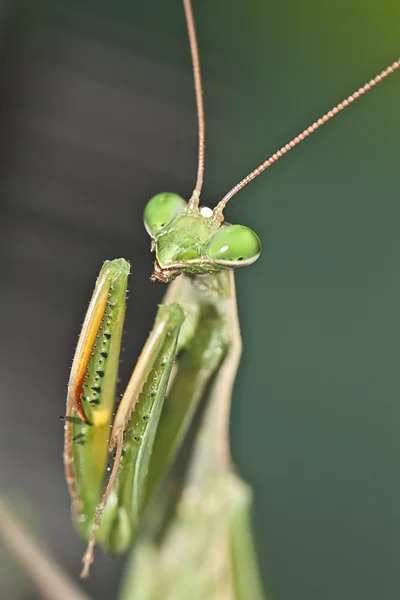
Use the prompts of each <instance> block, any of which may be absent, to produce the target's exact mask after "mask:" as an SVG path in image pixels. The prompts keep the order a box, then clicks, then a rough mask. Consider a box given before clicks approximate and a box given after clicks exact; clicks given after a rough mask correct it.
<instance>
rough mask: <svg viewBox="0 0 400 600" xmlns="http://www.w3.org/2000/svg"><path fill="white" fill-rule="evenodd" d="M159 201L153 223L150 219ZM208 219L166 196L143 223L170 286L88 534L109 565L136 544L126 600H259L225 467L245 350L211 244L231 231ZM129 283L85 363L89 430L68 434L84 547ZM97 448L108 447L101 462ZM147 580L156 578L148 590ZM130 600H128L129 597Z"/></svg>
mask: <svg viewBox="0 0 400 600" xmlns="http://www.w3.org/2000/svg"><path fill="white" fill-rule="evenodd" d="M171 197H172V202H171ZM166 200H167V202H166ZM160 201H161V203H162V205H163V206H162V207H163V212H162V214H161V217H160V218H158V216H157V214H156V215H155V216H154V214H153V212H152V207H154V204H158V203H159V202H160ZM165 204H167V208H166V207H165ZM182 211H183V212H182ZM204 212H205V211H204V210H202V212H200V211H191V212H189V211H188V210H187V209H186V208H184V206H183V205H182V202H181V199H179V197H176V196H174V195H171V194H163V195H159V196H158V197H155V199H152V200H150V202H149V203H148V206H147V208H146V212H145V219H146V218H147V219H148V220H149V222H146V227H147V229H148V231H149V232H150V234H151V235H152V236H153V247H154V249H155V250H156V267H155V274H156V273H157V269H158V270H159V271H158V275H159V277H157V278H160V279H161V280H165V279H173V278H176V277H177V278H176V280H175V281H173V283H171V284H170V288H169V290H168V292H167V294H166V297H165V299H164V301H163V304H162V305H161V306H160V307H159V310H158V313H157V317H156V321H155V325H154V329H153V331H152V332H151V333H150V336H149V339H148V341H147V343H146V345H145V347H144V350H143V352H142V355H141V357H140V359H139V362H138V365H137V367H136V369H135V371H134V373H133V375H132V378H131V381H130V383H129V385H128V388H127V391H126V393H125V395H124V397H123V399H122V402H121V408H122V417H120V414H119V412H118V413H117V416H116V419H115V422H114V426H113V427H114V430H118V428H119V427H120V421H121V423H122V425H121V427H122V429H121V432H122V433H123V441H122V446H121V458H120V460H118V463H117V464H116V466H115V472H116V477H115V481H113V482H112V486H110V491H109V495H108V493H107V494H106V496H105V498H106V500H104V503H105V508H104V512H102V513H101V515H100V516H101V519H99V520H100V527H99V529H98V531H97V529H96V526H95V528H94V531H95V532H96V531H97V534H96V542H97V543H99V544H100V545H101V546H102V547H103V548H104V549H105V550H106V551H107V552H108V553H111V554H121V553H123V552H126V551H127V550H128V549H129V548H130V547H131V546H132V544H133V542H134V540H135V539H136V545H135V548H136V549H135V552H134V559H133V560H134V565H135V566H134V567H133V571H135V572H136V579H137V583H136V585H135V586H134V588H133V589H134V590H135V593H134V594H133V595H132V598H133V597H135V598H136V597H140V599H141V600H158V599H160V600H161V598H163V599H165V598H171V600H172V599H174V600H175V599H176V600H180V599H181V598H182V600H183V599H184V598H188V597H190V598H198V599H199V600H202V599H204V600H205V599H206V598H207V599H208V598H217V597H218V598H219V597H221V598H227V599H229V600H242V599H243V600H245V599H246V600H259V599H261V598H262V592H261V587H260V583H259V578H258V574H257V568H256V562H255V558H254V551H253V548H252V541H251V534H250V529H249V523H248V521H249V507H250V498H251V495H250V492H249V490H248V488H247V486H245V484H244V483H243V482H242V481H241V480H240V479H239V478H238V477H237V476H236V475H235V474H234V473H233V470H232V465H231V461H230V455H229V442H228V429H229V408H230V396H231V390H232V386H233V382H234V377H235V373H236V369H237V364H238V361H239V356H240V349H241V346H240V334H239V326H238V319H237V311H236V300H235V291H234V279H233V272H232V270H231V269H227V268H226V266H225V265H221V264H218V263H217V262H215V261H212V260H211V258H210V256H214V257H216V259H217V260H218V259H219V258H220V257H219V255H218V253H217V252H216V248H217V246H218V245H219V246H220V245H221V244H220V242H219V241H217V243H216V242H215V236H216V235H220V234H221V233H224V230H225V231H228V230H229V229H230V227H232V228H234V227H235V226H226V225H222V226H221V224H220V223H218V222H216V221H214V220H213V219H212V218H211V217H210V216H204ZM171 215H172V218H171V219H170V221H169V222H167V223H164V221H168V219H169V217H171ZM236 227H237V228H239V229H241V231H242V234H243V233H244V237H245V238H246V242H245V243H246V244H247V243H248V238H249V234H248V232H250V242H251V243H253V247H254V241H255V242H256V244H255V248H256V252H257V253H258V254H259V250H260V247H259V241H258V238H256V236H255V234H253V232H251V231H250V230H248V229H247V228H245V227H243V228H240V226H236ZM154 231H155V232H154ZM239 235H240V231H239ZM234 238H235V239H234ZM226 239H227V238H226V236H224V237H223V242H222V243H224V244H225V242H226ZM232 240H233V241H234V243H232V244H231V245H230V246H229V247H230V248H232V247H234V251H235V252H236V254H237V248H236V247H235V246H237V238H236V236H235V235H234V236H233V237H232ZM239 245H240V240H239ZM210 246H212V250H211V253H210V250H209V249H210ZM239 251H240V253H241V254H243V253H244V251H245V249H243V247H242V248H239ZM213 253H214V254H213ZM247 258H248V257H247ZM120 261H121V259H119V262H120ZM115 263H116V264H117V261H115ZM108 264H111V265H112V264H113V262H111V263H108ZM177 271H178V272H177ZM127 272H128V269H126V271H125V273H126V274H125V276H123V277H120V278H119V280H118V285H115V284H114V286H113V289H112V290H110V300H109V303H108V305H107V310H106V312H105V316H104V319H103V321H102V324H101V329H100V331H99V336H98V337H97V340H98V341H97V342H96V347H95V348H94V349H93V352H92V354H91V358H90V360H89V363H88V367H87V377H86V382H85V385H84V394H83V395H82V405H83V408H84V410H85V415H86V416H87V418H88V422H87V423H84V422H82V420H81V419H80V418H79V416H78V417H76V416H75V418H74V420H73V423H72V433H73V441H72V447H73V456H74V460H73V470H74V473H75V477H76V487H77V489H78V491H79V502H78V505H79V506H78V508H77V506H75V509H76V510H75V513H76V514H77V519H76V521H77V524H78V529H79V531H80V533H81V535H83V537H84V538H85V539H88V538H89V537H90V534H91V530H92V524H93V519H94V517H95V513H96V506H97V505H98V503H99V501H100V498H101V492H100V484H101V482H102V481H103V480H104V477H105V474H106V467H107V457H106V456H104V446H105V443H104V426H103V425H101V426H100V427H97V426H96V421H97V419H96V418H94V419H93V411H100V415H101V414H102V413H101V411H102V409H103V393H104V390H107V389H114V388H113V386H115V381H116V377H117V365H118V352H114V351H113V352H110V349H111V348H113V346H112V344H119V343H120V337H121V336H120V332H121V330H122V325H121V319H120V316H123V314H124V311H125V292H126V277H127ZM164 277H165V279H163V278H164ZM99 279H100V278H99ZM94 297H97V296H96V290H95V295H94ZM116 297H117V298H118V300H117V301H115V298H116ZM111 307H112V308H111ZM90 310H93V306H92V305H91V307H89V311H90ZM104 348H106V355H107V358H106V361H105V362H104ZM99 365H100V366H99ZM102 367H104V369H102ZM99 371H100V373H99ZM99 378H100V380H101V385H100V381H99ZM104 401H107V402H108V399H107V397H104ZM126 406H127V407H129V408H128V410H127V413H126V415H125V412H126V411H125V410H124V408H123V407H126ZM86 411H87V412H86ZM108 426H109V425H108V421H107V427H108ZM121 435H122V434H121ZM116 436H117V437H118V432H117V433H116ZM121 439H122V438H121ZM82 440H87V443H82ZM98 444H103V448H102V454H101V457H102V460H99V454H98V452H97V448H98ZM113 444H114V442H111V445H113ZM113 472H114V471H113ZM75 504H77V503H75ZM100 512H101V511H100ZM92 537H93V534H92ZM89 546H90V544H89ZM141 565H142V566H141ZM200 565H203V567H201V568H199V566H200ZM142 567H143V568H142ZM147 572H148V573H152V575H151V576H150V577H149V580H148V581H147V577H146V573H147ZM156 574H157V575H156ZM138 590H140V591H138ZM135 594H136V595H135ZM137 594H139V595H137ZM125 597H126V598H129V597H131V596H130V595H129V592H128V591H125Z"/></svg>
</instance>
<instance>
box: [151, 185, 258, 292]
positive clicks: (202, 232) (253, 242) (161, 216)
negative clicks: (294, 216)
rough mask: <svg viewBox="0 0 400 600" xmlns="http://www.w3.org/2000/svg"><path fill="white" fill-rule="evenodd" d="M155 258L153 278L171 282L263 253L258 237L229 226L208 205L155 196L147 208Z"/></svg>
mask: <svg viewBox="0 0 400 600" xmlns="http://www.w3.org/2000/svg"><path fill="white" fill-rule="evenodd" d="M144 224H145V227H146V230H147V232H148V234H149V235H150V237H151V239H152V250H155V253H156V260H155V263H154V273H153V275H152V280H153V281H154V280H158V281H162V282H164V283H168V282H169V281H171V280H172V279H175V277H177V276H178V275H180V274H181V273H189V274H192V275H205V274H209V273H213V272H215V271H221V270H222V269H235V268H238V267H245V266H247V265H250V264H251V263H253V262H254V261H256V260H257V258H258V257H259V256H260V252H261V242H260V240H259V238H258V236H257V235H256V234H255V233H254V231H252V230H251V229H249V228H248V227H245V226H244V225H229V224H228V223H226V222H225V221H221V219H219V218H216V215H215V212H214V211H212V210H211V209H210V208H208V207H201V208H197V207H195V208H191V206H190V203H189V204H187V203H186V202H185V200H184V199H183V198H181V197H180V196H178V195H177V194H172V193H168V192H165V193H161V194H157V195H156V196H153V198H151V199H150V200H149V201H148V203H147V205H146V208H145V211H144Z"/></svg>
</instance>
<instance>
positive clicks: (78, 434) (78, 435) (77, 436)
mask: <svg viewBox="0 0 400 600" xmlns="http://www.w3.org/2000/svg"><path fill="white" fill-rule="evenodd" d="M196 189H197V186H196ZM175 201H177V203H179V199H176V198H174V199H172V202H175ZM204 218H206V217H204ZM149 229H150V227H149ZM150 231H151V229H150ZM225 245H226V244H225ZM108 266H109V265H108ZM122 267H123V268H125V269H127V266H126V265H125V266H124V265H122ZM106 268H107V267H106ZM230 276H231V275H230ZM184 277H185V276H184V275H180V276H179V277H178V278H177V279H176V283H175V282H172V284H171V285H172V286H174V285H176V287H178V283H179V285H183V284H182V281H184ZM103 292H104V288H103ZM182 294H183V291H182ZM178 304H179V305H180V304H181V303H180V302H178ZM182 304H183V300H182ZM96 306H98V305H96ZM186 310H187V309H186ZM178 312H179V311H178ZM184 312H186V311H184ZM161 318H162V317H161ZM176 318H177V319H178V320H179V319H180V318H181V316H180V315H176ZM182 326H183V325H182ZM171 335H172V336H174V335H176V332H171ZM111 339H115V334H114V332H113V335H112V338H111ZM178 343H181V342H178ZM182 349H183V347H182ZM146 356H147V355H146ZM107 358H108V357H107ZM98 370H101V369H98ZM96 374H97V373H96ZM96 374H95V376H96ZM98 376H99V377H101V376H100V375H98ZM102 377H104V375H103V376H102ZM176 377H177V374H175V380H176ZM92 387H96V385H95V384H94V385H93V386H92ZM93 391H94V392H95V390H93ZM103 391H104V390H103ZM171 393H172V390H171ZM169 397H170V394H169V395H168V399H167V400H166V401H165V409H167V402H168V400H169ZM91 400H97V398H94V397H93V398H91ZM137 407H138V408H139V405H137ZM77 412H78V416H77V417H76V418H78V417H79V418H80V419H81V421H82V422H83V421H84V420H85V419H87V420H88V422H90V417H89V416H88V415H86V413H85V416H84V417H83V418H81V417H82V416H83V415H82V414H81V413H79V410H78V411H77ZM93 412H94V411H93ZM110 412H111V411H110V410H108V414H110ZM167 415H168V413H167V412H166V414H165V417H167ZM144 416H146V415H144ZM152 417H153V415H152ZM163 417H164V415H163V416H162V418H163ZM74 418H75V417H74V416H73V417H72V419H71V420H70V421H67V423H66V425H67V428H68V427H69V425H71V436H72V431H73V437H75V440H74V441H75V442H76V444H77V446H78V448H77V452H79V451H80V450H82V451H83V450H84V449H85V444H84V438H85V433H83V432H82V431H80V430H79V429H80V428H83V427H87V429H88V430H90V428H91V427H93V426H94V425H93V424H91V426H89V425H87V426H86V425H81V423H80V422H79V421H77V422H75V423H74V421H73V419H74ZM94 420H95V419H94ZM100 423H101V419H100ZM153 423H154V419H151V423H150V422H149V424H148V425H147V427H149V426H150V425H153ZM74 426H75V427H76V430H74V429H73V427H74ZM100 426H104V423H103V424H102V425H101V424H100ZM160 427H162V420H161V421H160V425H159V428H160ZM128 429H129V428H127V432H128ZM82 433H83V435H81V434H82ZM125 433H126V432H125ZM159 433H160V434H161V430H160V432H157V434H156V435H157V436H158V434H159ZM142 435H143V434H142ZM117 437H118V436H117ZM219 439H220V440H221V439H222V440H223V438H221V437H220V438H219ZM92 443H93V444H94V445H96V442H95V441H93V442H92ZM156 443H157V442H156ZM119 447H120V448H121V444H120V446H119ZM207 447H210V443H209V444H208V446H207ZM101 448H102V449H103V452H104V449H106V444H101ZM125 456H126V455H125ZM117 462H118V461H117ZM93 473H94V471H91V470H90V472H89V473H85V474H83V475H84V479H86V482H85V481H84V484H85V483H86V487H89V480H88V479H89V478H88V475H89V476H91V475H93ZM150 475H151V471H150ZM146 483H147V482H146ZM117 485H118V482H117ZM153 485H154V486H155V485H156V484H153ZM85 489H86V488H85ZM141 489H143V487H141ZM113 491H114V490H111V494H113ZM192 491H193V488H192ZM194 496H195V500H196V494H194ZM110 497H112V496H111V495H110ZM189 499H190V495H189ZM195 500H194V502H193V503H194V504H196V501H195ZM145 501H146V499H145ZM95 502H97V500H95ZM139 504H140V502H139ZM189 504H190V502H189ZM139 512H140V510H139ZM104 517H106V515H104ZM101 527H102V526H101ZM106 533H107V532H105V534H104V535H105V539H106V542H105V543H107V537H106ZM121 533H124V532H121ZM129 534H130V531H129ZM111 537H113V536H111ZM121 537H122V535H121ZM98 539H99V541H101V539H102V532H101V528H100V530H99V532H98ZM108 539H110V538H108ZM129 544H130V540H129V541H128V545H129Z"/></svg>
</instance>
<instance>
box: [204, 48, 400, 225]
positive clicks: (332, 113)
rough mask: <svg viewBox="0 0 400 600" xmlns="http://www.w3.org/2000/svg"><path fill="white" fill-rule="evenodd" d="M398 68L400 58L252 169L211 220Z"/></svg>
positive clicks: (223, 201) (228, 194) (217, 217)
mask: <svg viewBox="0 0 400 600" xmlns="http://www.w3.org/2000/svg"><path fill="white" fill-rule="evenodd" d="M399 67H400V58H399V59H398V60H395V61H394V62H393V63H392V64H391V65H390V66H388V67H387V68H386V69H385V70H384V71H382V73H379V75H376V77H374V78H373V79H371V80H370V81H368V83H366V84H365V85H363V86H362V87H360V88H359V89H358V90H356V91H355V92H353V93H352V94H351V95H350V96H347V98H346V99H345V100H343V101H342V102H339V104H337V105H336V106H335V107H334V108H332V109H331V110H330V111H329V112H327V113H325V114H324V115H323V116H322V117H320V118H319V119H318V120H317V121H314V123H312V125H310V126H309V127H307V129H304V131H302V132H301V133H299V135H297V136H296V137H295V138H293V139H292V140H291V141H290V142H289V143H288V144H285V146H282V148H280V149H279V150H277V152H275V154H273V155H272V156H270V157H269V158H268V159H267V160H266V161H264V162H263V163H262V164H261V165H259V166H258V167H257V168H256V169H254V171H252V172H251V173H249V174H248V175H247V176H246V177H244V179H242V180H241V181H239V183H237V184H236V185H235V186H234V187H233V188H232V189H231V190H230V191H229V192H228V193H227V194H225V196H224V197H223V198H222V200H220V202H218V204H217V206H216V207H215V208H214V210H213V217H212V218H213V219H214V220H215V221H223V220H224V217H223V214H222V213H223V211H224V208H225V206H226V204H227V202H228V200H230V199H231V198H232V196H234V195H235V194H237V193H238V192H239V190H241V189H242V188H243V187H244V186H245V185H247V184H248V183H250V181H252V180H253V179H255V178H256V177H257V175H260V173H262V172H263V171H265V169H268V167H270V166H271V165H272V164H273V163H274V162H276V161H277V160H278V159H279V158H281V157H282V156H283V155H284V154H286V153H287V152H289V150H291V149H292V148H294V147H295V146H297V144H300V142H302V141H303V140H304V139H305V138H306V137H308V136H309V135H311V134H312V133H314V131H316V130H317V129H318V128H319V127H321V125H324V123H326V122H327V121H329V120H330V119H332V118H333V117H335V116H336V115H337V114H338V113H339V112H340V111H341V110H343V109H345V108H347V107H348V106H349V105H350V104H351V103H352V102H354V100H357V99H358V98H360V97H361V96H363V95H364V94H365V93H366V92H368V91H369V90H370V89H371V88H373V87H374V86H375V85H376V84H378V83H380V82H381V81H382V79H385V77H387V76H388V75H391V74H392V73H393V72H394V71H395V70H396V69H398V68H399Z"/></svg>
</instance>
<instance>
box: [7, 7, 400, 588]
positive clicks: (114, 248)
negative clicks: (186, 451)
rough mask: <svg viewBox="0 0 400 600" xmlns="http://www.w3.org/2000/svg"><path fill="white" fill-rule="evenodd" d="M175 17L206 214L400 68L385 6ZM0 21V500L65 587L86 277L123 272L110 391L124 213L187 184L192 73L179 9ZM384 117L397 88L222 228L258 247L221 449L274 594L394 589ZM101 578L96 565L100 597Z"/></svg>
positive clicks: (250, 195) (389, 86)
mask: <svg viewBox="0 0 400 600" xmlns="http://www.w3.org/2000/svg"><path fill="white" fill-rule="evenodd" d="M193 4H194V10H195V16H196V21H197V30H198V37H199V44H200V51H201V60H202V69H203V77H204V90H205V106H206V117H207V154H206V177H205V187H204V193H203V201H204V202H205V203H206V204H210V205H214V204H215V203H216V201H217V200H218V199H220V197H221V196H222V195H223V194H224V193H225V192H226V191H227V190H228V189H229V188H230V187H231V186H232V185H234V184H235V183H236V182H237V181H238V180H239V179H241V178H242V177H243V176H244V175H245V174H247V172H249V171H250V170H251V169H253V168H254V167H255V166H256V165H257V164H258V163H260V162H261V161H262V160H264V159H265V158H267V157H268V156H269V155H270V154H272V153H273V152H274V151H275V150H276V149H277V148H278V147H280V146H282V145H283V144H284V143H286V142H287V141H288V140H289V139H290V138H292V137H293V136H294V135H296V134H297V133H298V132H299V131H300V130H302V129H303V128H304V127H306V126H307V125H309V124H310V122H312V121H314V120H315V118H317V117H318V116H319V115H320V114H321V113H322V112H325V111H326V110H328V109H329V108H331V106H332V105H333V104H335V103H337V102H338V101H340V100H341V99H342V98H343V97H345V96H347V95H348V94H349V93H351V92H352V91H353V90H354V89H355V88H357V87H358V86H360V85H362V84H363V83H364V82H365V81H367V80H368V79H370V78H371V77H372V76H374V75H375V74H376V73H377V72H379V71H380V70H382V69H383V68H384V67H385V66H386V65H387V64H388V63H390V62H392V61H393V60H395V59H396V58H397V57H398V55H399V54H400V52H399V48H400V41H399V40H400V36H399V22H400V4H399V3H398V2H394V0H381V1H380V2H377V1H372V0H363V1H362V0H350V1H347V2H345V1H344V0H339V1H337V2H335V3H331V2H323V1H320V2H312V1H310V0H304V1H303V2H301V3H299V2H296V1H295V0H287V1H286V2H267V1H262V2H261V1H256V0H247V2H243V1H242V2H238V1H237V0H230V1H228V0H214V1H210V0H209V1H203V2H200V1H196V0H194V2H193ZM1 19H2V20H1V28H0V29H1V38H0V90H1V91H0V130H1V132H2V133H1V135H0V186H1V194H0V277H1V280H0V281H1V290H2V293H1V295H0V311H1V314H2V317H3V319H2V321H3V322H2V347H1V356H2V360H1V367H0V369H1V371H0V397H1V402H2V420H1V427H2V431H1V448H0V457H1V472H2V489H6V490H11V489H13V490H21V491H22V492H23V494H24V495H25V497H26V498H28V499H29V500H30V501H31V503H32V504H33V506H34V507H35V509H36V511H37V515H38V521H40V522H41V523H42V530H43V532H44V536H45V537H46V538H47V540H48V544H49V545H50V546H51V547H52V548H53V549H54V555H55V557H56V558H57V559H58V560H59V561H60V562H62V564H63V565H64V566H65V567H66V568H67V569H68V571H69V572H70V573H71V574H72V575H74V576H75V575H76V574H77V573H78V571H79V561H80V556H81V552H82V548H83V545H82V544H81V543H80V541H79V540H77V539H76V536H75V534H74V532H73V531H72V526H71V524H70V520H69V500H68V496H67V490H66V487H65V484H64V480H63V467H62V424H61V423H60V422H59V421H58V418H57V417H58V415H61V414H63V411H64V400H65V391H66V381H67V378H68V372H69V368H70V361H71V358H72V354H73V350H74V345H75V343H76V339H77V335H78V332H79V326H80V323H81V321H82V319H83V315H84V311H85V307H86V305H87V302H88V299H89V297H90V294H91V290H92V286H93V283H94V279H95V276H96V274H97V272H98V270H99V267H100V265H101V263H102V261H103V260H104V259H106V258H114V257H118V256H125V257H126V258H128V259H129V260H131V261H132V276H131V283H130V287H131V293H130V309H129V312H128V324H127V332H126V335H125V353H124V364H123V370H122V379H123V382H125V381H126V379H127V377H128V374H129V371H130V369H131V366H132V364H133V363H134V361H135V359H136V357H137V355H138V353H139V351H140V347H141V344H142V343H143V341H144V340H145V338H146V335H147V332H148V331H149V329H150V327H151V323H152V319H153V317H154V313H155V309H156V304H157V302H159V301H160V298H161V295H162V293H163V288H162V286H161V285H155V284H151V283H150V282H149V281H148V276H149V275H150V272H151V260H152V258H151V256H150V253H149V252H148V249H149V240H148V238H147V236H146V233H145V232H144V230H143V228H142V222H141V214H142V211H143V207H144V204H145V202H146V200H147V199H148V198H149V197H150V196H152V195H153V194H154V193H156V192H158V191H163V190H173V191H176V192H178V193H181V194H182V195H184V196H188V195H189V194H190V192H191V190H192V188H193V185H194V180H195V168H196V160H197V159H196V151H197V148H196V146H197V139H196V116H195V104H194V97H193V91H192V75H191V65H190V58H189V52H188V44H187V36H186V31H185V23H184V17H183V11H182V7H181V3H180V1H179V0H168V1H167V0H146V1H145V0H141V1H139V0H124V1H115V0H114V1H113V2H110V1H105V0H95V1H94V0H75V1H73V0H69V1H66V0H65V1H61V0H52V1H51V2H50V1H49V2H44V1H42V2H40V1H38V2H35V3H34V2H30V1H25V2H22V1H19V2H18V1H17V0H15V1H14V2H13V1H11V0H10V1H9V2H4V1H3V3H2V10H1ZM399 105H400V76H399V75H398V74H396V75H394V76H392V77H391V78H390V79H389V80H387V81H385V82H384V83H382V84H381V85H380V86H379V87H378V88H377V89H375V90H374V91H373V92H371V93H370V94H368V95H367V96H366V97H365V98H363V99H362V100H360V101H359V102H357V103H356V104H355V105H354V106H353V107H351V108H350V109H348V110H346V111H345V112H344V113H343V114H342V115H341V116H339V117H338V118H337V119H334V121H332V122H331V123H329V124H328V125H326V126H325V127H324V128H323V129H322V130H321V131H320V132H318V133H316V134H314V135H313V136H312V137H311V138H310V139H309V140H307V141H306V142H305V143H304V144H302V145H301V146H300V147H299V148H297V149H296V150H294V151H293V152H291V153H290V154H289V155H288V156H286V157H285V158H283V159H282V160H280V161H279V162H278V163H277V164H276V165H274V166H273V167H272V168H271V169H270V170H268V171H267V172H266V173H265V174H264V175H263V176H262V177H260V178H258V179H257V180H256V181H255V182H253V183H252V184H251V185H250V186H249V187H247V188H246V189H245V190H243V191H242V192H241V193H240V194H239V195H238V196H236V197H235V198H234V199H233V200H232V201H231V203H230V206H229V209H228V210H227V211H226V218H227V219H228V220H229V221H230V222H232V223H243V224H246V225H248V226H249V227H252V228H254V229H255V230H256V231H257V232H258V234H259V236H260V237H261V239H262V241H263V244H264V252H263V254H262V256H261V258H260V260H259V261H258V262H257V263H256V264H255V265H254V266H252V267H250V268H248V269H244V270H243V271H240V272H238V274H237V287H238V300H239V311H240V318H241V326H242V333H243V340H244V354H243V360H242V364H241V368H240V373H239V376H238V381H237V385H236V388H235V397H234V403H233V419H232V444H233V453H234V457H235V460H236V463H237V465H238V467H239V469H240V472H241V473H242V475H243V476H244V477H245V478H246V479H247V481H248V482H249V483H250V484H251V485H252V486H253V487H254V490H255V509H254V524H255V531H256V535H257V545H258V549H259V555H260V562H261V566H262V571H263V576H264V580H265V583H266V588H267V590H268V591H269V595H270V598H272V599H273V600H294V599H296V600H321V599H323V600H337V599H338V598H340V599H341V600H356V599H362V600H376V598H379V599H381V600H394V599H397V598H399V595H400V583H399V578H398V564H399V557H400V544H399V539H400V538H399V534H400V522H399V521H400V512H399V506H400V486H399V481H400V477H399V468H400V440H399V435H398V429H399V423H400V409H399V401H398V388H399V384H398V379H399V355H400V349H399V340H400V318H399V306H400V278H399V276H398V257H399V251H400V238H399V235H398V229H399V223H400V203H399V199H400V198H399V191H398V190H399V188H398V182H399V178H398V173H399V164H400V161H399V159H400V150H399V148H400V143H399V139H400V111H399ZM121 570H122V562H121V561H112V560H109V559H106V558H104V557H101V556H100V555H99V554H98V558H97V562H96V564H95V567H94V569H93V575H92V578H91V579H90V580H89V582H88V583H87V584H86V585H87V589H88V590H89V591H90V593H91V594H92V595H93V597H94V598H96V600H101V599H102V598H107V599H110V598H114V597H115V594H116V591H115V590H116V588H117V582H118V579H119V576H120V573H121ZM19 597H21V598H24V599H27V598H29V599H33V598H35V597H36V596H35V595H34V592H33V591H28V592H27V593H26V595H21V596H19Z"/></svg>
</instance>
